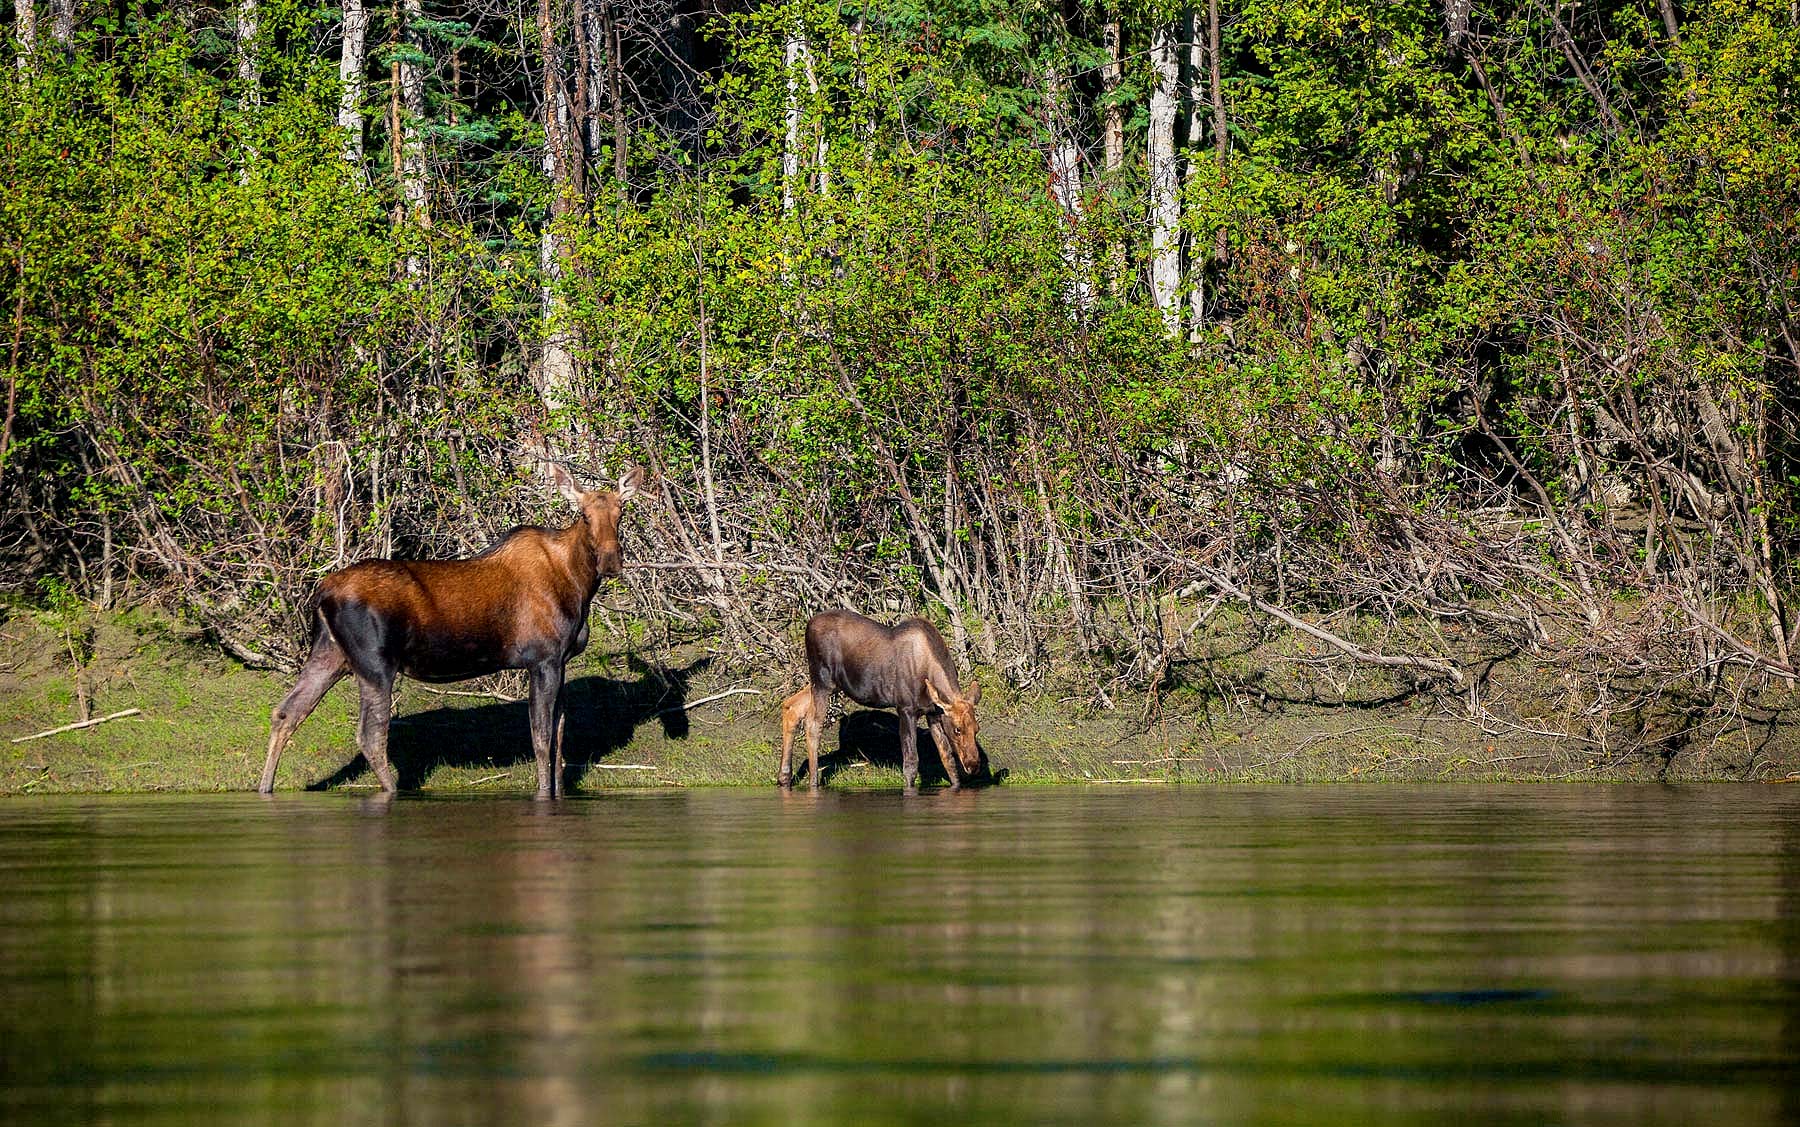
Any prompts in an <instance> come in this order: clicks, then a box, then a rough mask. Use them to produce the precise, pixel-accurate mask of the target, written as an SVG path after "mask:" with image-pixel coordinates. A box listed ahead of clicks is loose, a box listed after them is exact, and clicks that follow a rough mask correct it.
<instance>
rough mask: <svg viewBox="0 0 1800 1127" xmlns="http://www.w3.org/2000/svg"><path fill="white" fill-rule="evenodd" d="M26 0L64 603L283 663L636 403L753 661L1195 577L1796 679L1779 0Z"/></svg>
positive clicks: (47, 561) (14, 503)
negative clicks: (318, 617) (364, 581)
mask: <svg viewBox="0 0 1800 1127" xmlns="http://www.w3.org/2000/svg"><path fill="white" fill-rule="evenodd" d="M0 11H4V12H5V14H6V16H7V18H8V19H9V21H10V26H11V29H12V36H13V37H12V40H11V44H10V46H11V58H10V59H9V60H8V61H7V65H6V66H5V67H4V68H3V71H4V73H3V75H0V86H3V87H4V98H0V115H3V116H0V153H3V155H0V164H3V166H4V176H5V187H4V191H3V195H0V312H3V313H4V316H5V323H6V330H7V331H6V348H7V359H6V390H5V417H4V429H3V430H0V514H3V517H0V563H4V579H0V588H3V589H4V591H5V592H6V593H8V594H10V596H11V597H13V598H14V599H16V600H22V601H24V602H26V603H30V604H34V605H38V606H42V607H46V608H48V611H49V613H52V614H58V613H64V614H69V613H73V611H71V608H80V607H83V606H97V607H102V608H110V607H114V606H118V605H122V604H124V605H142V604H156V605H159V606H163V607H166V608H169V609H172V610H176V611H178V612H180V613H181V614H183V615H185V616H188V617H189V618H190V619H191V620H193V621H195V622H198V623H200V624H202V625H203V626H204V627H205V629H206V630H207V631H208V633H209V636H210V637H211V638H212V639H213V640H214V641H215V642H216V643H217V644H218V645H220V646H222V647H223V648H224V649H226V650H227V651H228V652H230V653H232V654H234V655H236V656H237V657H238V658H240V659H242V660H244V661H246V662H249V663H251V664H253V665H261V666H267V667H272V668H283V667H287V666H291V664H292V663H293V662H294V661H295V659H296V657H297V656H298V654H299V652H300V648H301V646H302V645H303V644H304V641H305V614H304V608H305V606H306V601H307V599H308V597H309V594H310V591H311V588H312V585H313V584H314V583H315V582H316V581H317V579H318V577H319V576H320V575H322V574H323V573H324V572H325V571H327V570H329V569H331V568H333V567H337V566H340V565H342V564H345V563H348V562H351V561H353V560H356V559H358V558H362V557H365V556H370V555H401V556H429V555H459V554H466V553H469V552H472V551H475V550H478V549H479V548H481V547H482V546H484V545H485V544H487V543H488V542H490V541H491V540H492V539H493V538H494V537H495V536H497V535H498V534H500V533H501V532H502V531H504V530H505V529H506V528H507V527H509V526H511V525H513V524H515V523H519V522H521V521H527V520H534V521H536V520H548V521H551V522H556V521H560V520H561V519H563V518H562V516H561V513H560V511H559V509H560V506H559V505H558V504H557V503H556V502H555V501H554V497H553V494H552V493H551V492H550V491H549V490H547V489H545V488H544V487H543V485H542V481H543V474H542V470H543V462H544V459H546V458H550V459H556V460H560V461H563V462H566V463H567V464H569V465H571V466H573V467H574V468H575V469H576V470H577V472H578V474H580V475H582V476H584V477H585V478H586V479H587V480H588V481H590V482H599V481H604V480H607V479H608V478H610V477H612V476H614V475H616V474H617V473H618V472H619V470H620V469H621V468H622V467H623V466H624V465H626V464H627V463H633V462H638V463H643V464H645V465H646V466H648V467H649V468H650V469H651V470H652V473H653V482H654V484H653V487H652V494H653V496H652V498H651V503H649V504H646V505H644V506H642V507H639V508H636V509H635V510H634V512H633V514H632V515H631V517H630V519H629V521H628V527H627V531H626V536H627V546H626V550H627V554H628V556H629V557H630V558H631V559H632V560H633V562H634V564H636V565H638V566H636V567H635V568H634V570H632V571H631V572H629V573H628V576H627V584H626V586H627V588H628V591H629V593H628V595H626V596H624V597H626V598H628V599H629V600H630V601H631V606H632V607H633V608H635V613H634V615H633V616H632V617H633V619H634V621H635V623H636V626H635V628H637V629H640V630H643V629H647V630H648V631H649V632H650V634H651V635H652V636H653V637H661V638H663V639H664V640H665V641H666V640H667V639H669V638H671V637H673V636H675V635H678V634H679V635H683V636H688V637H693V636H701V635H703V636H705V637H707V638H709V639H711V640H712V641H711V644H712V646H713V648H715V649H717V650H718V651H719V652H720V653H721V654H722V655H724V656H725V657H726V658H728V659H729V660H730V661H731V662H734V663H737V664H738V665H740V666H743V667H748V666H753V665H759V664H761V665H767V664H768V663H770V662H771V661H776V662H785V663H789V664H791V663H792V660H793V646H794V644H795V641H796V639H797V633H796V630H795V629H794V627H795V625H796V624H797V623H799V622H801V621H803V620H804V618H805V616H806V615H807V614H808V613H810V612H812V611H814V610H817V609H820V608H823V607H825V606H831V605H842V604H849V605H852V606H856V607H858V608H859V609H862V610H864V611H866V612H868V613H872V614H876V615H878V616H892V615H894V614H897V613H901V612H907V611H914V610H921V611H924V612H925V613H928V614H930V615H931V616H932V617H934V618H935V619H936V620H937V621H938V622H940V623H941V624H942V625H943V626H944V628H945V633H946V636H947V638H948V639H949V640H950V642H951V645H952V648H953V650H954V652H955V654H956V656H957V658H958V661H959V662H960V663H962V664H963V665H964V666H965V668H971V667H975V668H981V669H982V670H983V671H984V672H983V673H982V676H983V677H984V678H986V679H989V680H992V681H1004V682H1006V683H1009V684H1010V685H1012V686H1014V687H1016V688H1017V689H1018V690H1020V691H1024V692H1031V691H1048V690H1052V689H1054V691H1055V692H1056V693H1057V694H1058V695H1059V696H1061V697H1062V698H1063V699H1064V700H1072V701H1076V702H1080V703H1082V704H1091V705H1094V706H1097V707H1102V708H1104V707H1108V706H1110V705H1112V704H1113V703H1114V701H1115V700H1116V699H1118V698H1120V697H1121V696H1122V695H1123V694H1129V695H1130V697H1131V699H1132V700H1134V701H1135V700H1138V699H1143V700H1146V701H1152V702H1153V701H1157V700H1160V699H1161V697H1162V696H1163V695H1164V694H1167V693H1169V692H1171V691H1174V690H1179V689H1181V688H1182V687H1184V686H1187V687H1195V686H1199V687H1206V686H1212V687H1214V688H1218V687H1219V682H1218V678H1219V676H1220V670H1221V669H1226V668H1236V667H1228V666H1224V665H1221V664H1220V662H1219V658H1220V654H1219V649H1218V644H1217V642H1218V638H1219V636H1220V635H1219V631H1220V630H1221V629H1223V627H1224V625H1225V624H1227V623H1232V624H1235V625H1234V626H1233V627H1232V628H1233V629H1235V630H1237V631H1238V632H1239V633H1242V632H1243V631H1246V630H1247V631H1250V632H1252V633H1262V634H1267V633H1269V632H1274V633H1279V634H1282V635H1284V636H1290V637H1294V638H1297V639H1298V641H1299V643H1300V644H1299V645H1297V646H1296V647H1294V648H1293V650H1292V651H1291V655H1290V656H1291V659H1292V660H1293V661H1295V662H1299V663H1305V664H1307V665H1308V667H1309V668H1316V669H1322V670H1324V671H1325V672H1326V673H1327V674H1329V673H1330V672H1331V670H1333V669H1337V668H1340V667H1341V668H1351V667H1361V668H1370V669H1375V670H1378V671H1379V673H1380V675H1381V676H1383V677H1388V678H1391V679H1392V681H1393V683H1394V685H1395V686H1396V687H1397V689H1396V691H1398V692H1400V693H1402V694H1419V693H1430V694H1437V695H1438V696H1439V698H1440V699H1441V700H1442V701H1444V702H1445V706H1446V707H1448V708H1451V709H1454V710H1457V711H1459V712H1461V713H1462V714H1465V715H1468V716H1470V717H1472V718H1475V719H1478V720H1480V721H1481V722H1482V724H1483V725H1484V726H1489V727H1491V726H1493V725H1496V724H1498V725H1502V726H1505V725H1511V726H1513V727H1520V726H1526V725H1539V726H1540V727H1541V726H1542V724H1543V723H1545V722H1544V721H1543V720H1542V719H1541V717H1539V718H1537V719H1530V720H1528V719H1526V718H1524V717H1522V716H1521V715H1518V714H1509V713H1506V712H1505V710H1504V709H1499V708H1496V707H1495V706H1494V705H1493V703H1492V702H1491V701H1490V700H1489V699H1488V698H1487V697H1486V696H1484V693H1483V684H1484V678H1486V676H1487V675H1488V674H1489V673H1490V672H1491V671H1492V669H1493V668H1494V667H1495V665H1496V663H1503V662H1514V663H1519V662H1523V663H1527V664H1529V665H1531V666H1532V667H1534V668H1538V669H1543V670H1551V671H1554V678H1553V689H1554V693H1555V694H1556V695H1557V696H1558V699H1559V704H1558V707H1557V708H1556V709H1554V710H1552V711H1554V712H1555V714H1556V715H1557V716H1558V717H1560V718H1561V719H1560V720H1559V721H1557V723H1559V724H1561V725H1563V727H1562V728H1557V729H1556V730H1555V731H1553V732H1547V733H1546V734H1558V733H1561V734H1566V735H1569V736H1572V737H1574V738H1579V739H1582V740H1589V741H1599V742H1601V743H1603V744H1605V745H1606V746H1609V747H1625V748H1634V749H1640V750H1643V751H1645V752H1646V753H1659V752H1660V753H1661V754H1665V755H1666V754H1670V752H1669V748H1671V747H1678V746H1681V745H1682V744H1684V743H1685V742H1687V741H1691V740H1694V739H1708V740H1716V739H1720V738H1724V737H1727V736H1730V735H1732V734H1733V733H1739V732H1742V731H1745V730H1747V729H1748V728H1750V727H1755V726H1758V725H1766V724H1771V723H1773V722H1774V721H1775V720H1776V719H1778V718H1779V717H1780V715H1781V714H1782V712H1783V710H1784V709H1785V708H1786V707H1787V701H1788V696H1789V694H1790V691H1791V686H1792V683H1793V679H1794V676H1795V658H1794V649H1795V646H1796V644H1797V642H1800V614H1797V612H1796V608H1795V606H1794V598H1795V585H1794V580H1795V560H1796V548H1797V547H1800V520H1797V518H1800V513H1797V506H1796V502H1797V499H1800V463H1797V460H1796V459H1797V455H1800V447H1797V441H1800V435H1797V432H1796V428H1795V422H1796V410H1797V409H1800V399H1797V396H1796V390H1797V387H1800V383H1797V380H1796V377H1797V376H1800V344H1797V335H1800V320H1797V314H1796V305H1797V303H1800V206H1797V205H1800V129H1797V124H1796V98H1795V82H1796V78H1797V77H1800V6H1796V4H1794V3H1793V2H1792V0H1789V2H1787V3H1769V2H1765V0H1717V2H1713V0H1708V2H1704V3H1696V4H1689V5H1676V4H1675V3H1674V2H1673V0H1654V3H1643V2H1639V3H1619V2H1612V0H1606V2H1599V3H1590V2H1576V3H1567V2H1564V0H1529V2H1524V3H1513V2H1510V0H1509V2H1506V3H1500V4H1491V3H1486V2H1483V3H1479V4H1478V3H1473V2H1472V0H1447V2H1445V3H1444V4H1443V5H1442V6H1439V5H1438V4H1437V3H1434V2H1433V0H1393V2H1388V0H1208V2H1207V3H1206V4H1205V6H1203V7H1201V6H1180V5H1170V4H1163V3H1124V2H1123V0H1121V2H1119V3H1117V4H1115V5H1112V6H1107V5H1104V4H1102V5H1074V4H1065V5H1062V6H1056V5H1045V4H1026V5H1017V6H1014V5H1007V4H1001V3H992V2H986V0H891V2H884V0H876V2H873V3H869V4H867V5H865V6H858V5H855V4H840V5H833V4H826V3H819V2H816V0H792V2H787V3H771V4H749V3H730V2H724V0H712V2H710V3H707V4H702V5H695V4H690V3H684V2H678V0H537V3H535V5H532V4H523V3H517V2H509V0H471V2H469V3H458V4H450V3H446V2H443V0H390V2H389V3H388V4H385V5H370V4H367V3H366V0H346V2H345V3H344V4H343V5H342V7H339V6H337V5H336V4H329V5H326V6H313V5H309V4H306V3H301V2H298V0H238V3H237V4H236V5H234V6H229V7H217V6H208V5H206V4H203V3H187V2H181V0H177V2H175V3H169V4H162V5H157V4H145V3H140V2H138V0H117V2H115V3H110V4H100V3H94V2H92V0H47V2H46V0H13V3H12V5H11V7H10V9H0ZM15 60H16V62H15ZM1291 631H1297V632H1298V633H1297V634H1290V632H1291ZM79 649H80V646H79V643H78V642H76V641H73V640H72V641H71V655H72V656H73V657H74V659H75V660H76V663H77V665H79V662H80V654H79ZM1232 676H1236V674H1232ZM1329 679H1330V678H1329V677H1327V681H1329ZM1239 687H1240V688H1242V687H1243V686H1242V685H1241V684H1240V685H1239ZM1225 688H1226V689H1227V690H1229V689H1230V686H1225ZM1134 707H1136V706H1135V705H1134ZM1543 711H1544V710H1542V709H1540V710H1539V712H1543Z"/></svg>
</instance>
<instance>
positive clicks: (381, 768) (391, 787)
mask: <svg viewBox="0 0 1800 1127" xmlns="http://www.w3.org/2000/svg"><path fill="white" fill-rule="evenodd" d="M356 687H357V688H358V689H359V690H360V691H361V694H362V713H361V714H360V715H359V716H358V717H357V718H356V739H357V742H358V743H360V744H362V753H363V758H364V759H366V760H368V761H369V769H370V770H372V771H374V772H375V777H376V778H377V779H380V780H381V789H382V790H384V791H387V792H388V793H389V794H392V793H393V792H394V791H397V790H399V789H400V777H399V776H398V775H396V774H395V773H394V765H393V764H391V763H389V762H388V754H387V741H388V721H389V720H391V719H392V718H393V715H394V675H393V674H392V673H386V674H377V675H376V676H374V677H364V676H363V675H362V674H360V673H359V674H357V676H356Z"/></svg>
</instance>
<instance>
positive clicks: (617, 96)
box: [601, 3, 631, 203]
mask: <svg viewBox="0 0 1800 1127" xmlns="http://www.w3.org/2000/svg"><path fill="white" fill-rule="evenodd" d="M602 11H603V12H604V18H603V20H602V21H601V22H603V23H604V24H605V25H606V81H607V86H608V90H607V101H608V102H609V103H610V104H611V106H612V127H613V179H614V180H615V181H617V182H618V188H619V202H620V203H625V202H626V201H627V200H629V199H630V198H631V188H630V185H629V184H628V183H627V181H626V179H625V172H626V168H627V165H626V158H627V155H628V154H627V152H626V142H627V140H628V132H627V127H626V123H625V90H624V85H625V84H624V77H623V76H624V70H625V63H624V56H623V52H622V50H621V48H620V42H621V41H620V36H619V19H618V16H617V15H615V14H614V13H613V9H612V4H611V3H605V4H604V5H603V6H602Z"/></svg>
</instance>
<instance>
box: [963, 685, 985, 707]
mask: <svg viewBox="0 0 1800 1127" xmlns="http://www.w3.org/2000/svg"><path fill="white" fill-rule="evenodd" d="M966 699H967V700H968V702H969V703H970V704H980V703H981V682H980V681H970V682H969V691H968V693H967V694H966Z"/></svg>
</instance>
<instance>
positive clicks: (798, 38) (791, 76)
mask: <svg viewBox="0 0 1800 1127" xmlns="http://www.w3.org/2000/svg"><path fill="white" fill-rule="evenodd" d="M805 53H806V35H805V33H803V32H802V31H800V30H799V29H798V28H796V29H794V31H793V32H792V33H790V34H789V35H788V39H787V44H786V46H785V47H784V48H783V50H782V65H783V67H784V68H785V69H784V73H785V74H786V75H787V112H786V114H785V125H786V129H785V130H784V131H783V133H782V138H781V212H782V214H783V215H790V216H791V215H793V214H794V209H795V207H796V206H797V201H798V198H799V196H798V193H797V191H796V185H797V183H798V182H799V180H800V59H801V57H802V56H803V55H804V54H805Z"/></svg>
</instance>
